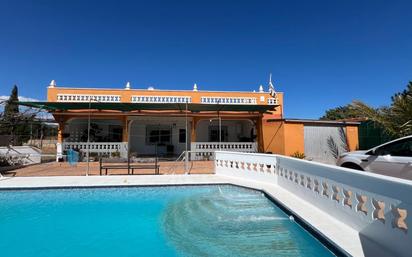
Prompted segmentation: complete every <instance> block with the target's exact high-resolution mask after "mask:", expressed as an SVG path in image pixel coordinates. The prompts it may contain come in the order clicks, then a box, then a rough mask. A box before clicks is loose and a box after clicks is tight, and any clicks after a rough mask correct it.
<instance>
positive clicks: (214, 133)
mask: <svg viewBox="0 0 412 257" xmlns="http://www.w3.org/2000/svg"><path fill="white" fill-rule="evenodd" d="M221 134H222V136H221V142H226V141H227V135H228V134H227V126H222V127H221ZM209 142H219V126H209Z"/></svg>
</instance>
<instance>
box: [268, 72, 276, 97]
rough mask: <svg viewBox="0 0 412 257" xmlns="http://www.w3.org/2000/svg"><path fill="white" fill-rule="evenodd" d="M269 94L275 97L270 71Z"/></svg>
mask: <svg viewBox="0 0 412 257" xmlns="http://www.w3.org/2000/svg"><path fill="white" fill-rule="evenodd" d="M269 94H270V96H271V97H274V98H276V91H275V87H274V86H273V83H272V73H270V75H269Z"/></svg>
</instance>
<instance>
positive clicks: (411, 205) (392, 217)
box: [215, 151, 412, 256]
mask: <svg viewBox="0 0 412 257" xmlns="http://www.w3.org/2000/svg"><path fill="white" fill-rule="evenodd" d="M215 172H216V174H221V175H226V176H234V177H239V178H246V179H250V180H256V181H261V182H265V183H273V184H274V185H277V186H279V187H282V188H284V189H286V190H288V191H289V192H290V193H291V194H294V195H296V196H298V197H300V198H301V199H303V200H305V201H307V202H308V203H310V204H312V205H314V206H315V207H316V208H318V209H320V210H322V211H323V212H325V213H328V214H329V215H331V216H332V217H334V218H335V219H337V220H339V221H341V222H343V223H345V224H346V225H348V226H350V227H352V228H353V229H355V230H356V231H358V232H359V234H360V236H361V238H366V239H367V240H371V241H373V242H375V243H377V244H379V245H380V246H382V247H383V249H385V250H387V251H390V252H392V253H393V254H394V256H410V253H411V252H412V234H411V233H410V232H409V231H408V230H409V228H410V227H411V226H412V198H411V195H412V181H407V180H402V179H398V178H392V177H386V176H381V175H376V174H372V173H367V172H362V171H355V170H349V169H345V168H340V167H336V166H331V165H325V164H320V163H316V162H309V161H305V160H300V159H296V158H291V157H286V156H281V155H271V154H270V155H269V154H251V153H249V154H247V153H235V152H220V151H217V152H215Z"/></svg>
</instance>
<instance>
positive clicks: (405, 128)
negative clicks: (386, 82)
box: [352, 82, 412, 137]
mask: <svg viewBox="0 0 412 257" xmlns="http://www.w3.org/2000/svg"><path fill="white" fill-rule="evenodd" d="M391 100H392V103H391V105H390V106H385V107H380V108H373V107H370V106H368V105H367V104H365V103H363V102H361V101H353V103H352V106H353V107H354V109H355V110H356V111H357V112H358V113H359V115H361V116H364V117H367V118H368V119H370V120H372V121H374V122H376V123H378V124H380V125H381V126H382V127H383V128H384V129H385V130H386V131H387V132H388V133H389V134H390V135H392V136H396V137H401V136H407V135H411V134H412V82H409V83H408V85H407V86H406V89H405V90H404V91H403V92H400V93H396V94H395V95H394V96H392V97H391Z"/></svg>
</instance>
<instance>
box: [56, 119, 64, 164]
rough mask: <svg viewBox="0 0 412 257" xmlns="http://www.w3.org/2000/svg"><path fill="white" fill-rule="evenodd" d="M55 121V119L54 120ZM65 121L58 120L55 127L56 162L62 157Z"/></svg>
mask: <svg viewBox="0 0 412 257" xmlns="http://www.w3.org/2000/svg"><path fill="white" fill-rule="evenodd" d="M56 120H57V119H56ZM64 124H65V121H64V120H63V119H61V118H60V120H59V122H58V127H57V143H56V162H58V161H59V159H60V158H62V157H63V132H64Z"/></svg>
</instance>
